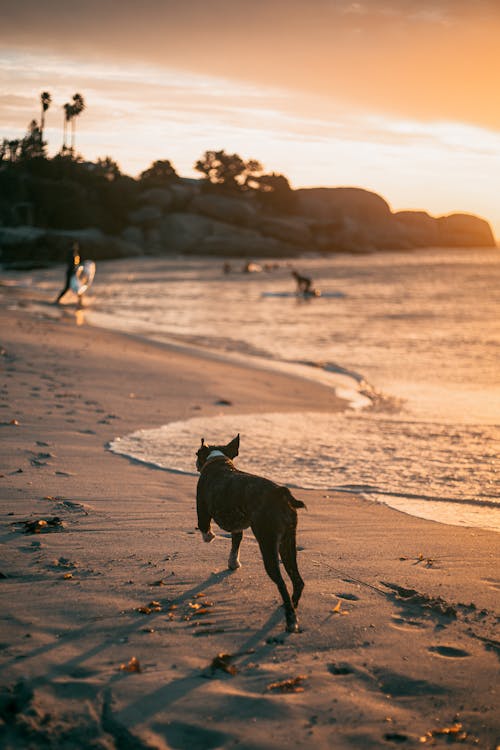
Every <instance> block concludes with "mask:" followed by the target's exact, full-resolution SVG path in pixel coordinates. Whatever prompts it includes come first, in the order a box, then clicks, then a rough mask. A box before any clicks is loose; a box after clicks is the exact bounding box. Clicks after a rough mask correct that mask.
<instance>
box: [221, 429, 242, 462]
mask: <svg viewBox="0 0 500 750" xmlns="http://www.w3.org/2000/svg"><path fill="white" fill-rule="evenodd" d="M239 448H240V434H239V433H238V434H237V435H236V437H235V438H234V439H233V440H231V442H230V443H228V444H227V445H226V447H225V448H224V453H225V454H226V456H227V457H228V458H231V459H232V458H236V456H237V455H238V451H239Z"/></svg>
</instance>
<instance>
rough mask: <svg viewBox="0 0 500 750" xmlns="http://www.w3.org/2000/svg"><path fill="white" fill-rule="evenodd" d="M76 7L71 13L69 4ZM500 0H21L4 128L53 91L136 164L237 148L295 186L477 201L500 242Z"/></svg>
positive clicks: (57, 115) (10, 17)
mask: <svg viewBox="0 0 500 750" xmlns="http://www.w3.org/2000/svg"><path fill="white" fill-rule="evenodd" d="M69 9H70V10H69ZM499 39H500V2H499V1H498V0H475V1H474V0H467V1H465V0H435V1H434V2H430V1H426V0H420V1H419V2H416V1H415V2H413V1H412V0H392V1H391V0H385V1H384V0H371V1H370V0H365V1H364V2H363V1H361V2H348V1H347V0H345V1H344V0H300V1H299V0H251V1H250V0H183V2H182V3H180V2H179V0H175V2H174V1H172V0H143V2H141V3H140V4H139V3H137V2H135V1H134V2H132V0H122V1H121V2H115V1H112V0H99V1H97V0H90V1H87V2H85V1H84V0H82V2H80V3H78V4H71V5H69V4H68V3H67V2H64V3H63V2H60V1H59V0H52V1H50V0H45V1H44V2H43V3H40V2H39V1H38V2H34V0H32V1H30V2H27V1H25V0H18V1H17V2H16V3H15V5H14V4H13V5H12V6H9V7H6V8H3V10H2V26H1V29H0V137H3V136H7V137H13V136H14V135H18V134H20V133H22V132H23V130H24V129H25V127H26V125H27V123H28V121H29V120H30V119H31V118H32V117H33V116H35V117H36V116H38V107H37V100H38V97H39V93H40V92H41V91H42V90H48V91H50V92H51V93H52V95H53V98H54V105H53V107H52V109H51V110H50V111H49V113H48V116H47V136H48V140H49V147H50V150H51V151H52V152H54V151H55V150H56V149H57V148H59V146H60V140H61V132H60V131H61V122H62V110H61V107H62V105H63V104H64V102H66V101H68V100H69V99H70V97H71V96H72V94H73V93H75V91H79V92H80V93H82V94H83V96H84V97H85V99H86V101H87V105H88V109H87V111H86V112H85V113H84V114H83V115H82V116H81V118H80V121H79V122H78V136H77V138H78V140H77V146H78V148H79V150H80V151H81V152H82V153H83V154H84V156H86V157H88V158H95V157H96V156H104V155H106V154H110V155H111V156H113V157H114V158H116V159H117V161H118V162H119V163H120V165H121V166H122V168H123V169H124V170H125V171H127V172H130V173H132V174H136V173H137V172H139V171H140V170H142V169H144V168H145V167H146V166H148V164H149V163H150V162H151V161H152V160H153V159H155V158H170V159H171V160H172V161H173V163H174V164H175V165H176V167H177V169H178V171H179V172H180V173H181V174H184V175H188V174H189V175H190V174H192V169H191V167H192V164H193V162H194V161H195V160H196V159H197V158H199V156H200V155H201V153H202V152H203V151H204V150H206V149H211V148H225V149H226V150H231V151H233V150H234V151H238V152H239V153H240V154H241V155H242V156H243V157H245V158H250V157H254V158H257V159H259V160H260V161H261V162H263V163H264V165H265V167H266V169H268V170H269V171H271V170H274V171H280V172H283V173H285V174H286V175H287V176H288V177H289V178H290V180H291V182H292V184H293V185H294V186H296V187H298V186H305V185H319V184H323V185H339V184H350V185H359V186H362V187H366V188H368V189H372V190H375V191H377V192H379V193H381V194H382V195H384V197H385V198H386V199H387V200H388V201H389V202H390V204H391V206H392V207H393V208H394V209H400V208H425V209H427V210H429V211H430V212H431V213H434V214H437V213H449V212H452V211H456V210H459V211H470V212H473V213H478V214H480V215H482V216H484V217H485V218H487V219H488V220H490V222H491V223H492V225H493V226H494V230H495V233H496V235H497V237H499V236H500V201H499V199H498V197H497V196H498V194H499V188H500V96H499V94H498V88H499V86H498V84H499V81H500V51H499V50H500V44H499V42H498V40H499Z"/></svg>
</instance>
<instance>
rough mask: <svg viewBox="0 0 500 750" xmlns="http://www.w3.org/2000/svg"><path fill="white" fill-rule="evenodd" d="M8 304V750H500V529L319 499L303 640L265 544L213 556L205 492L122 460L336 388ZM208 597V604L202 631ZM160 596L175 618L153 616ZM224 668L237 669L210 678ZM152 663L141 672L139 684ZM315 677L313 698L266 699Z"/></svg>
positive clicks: (314, 504) (305, 560)
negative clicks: (119, 441)
mask: <svg viewBox="0 0 500 750" xmlns="http://www.w3.org/2000/svg"><path fill="white" fill-rule="evenodd" d="M6 297H9V298H10V301H9V299H5V298H2V300H1V301H0V318H1V324H2V332H3V334H2V341H1V342H0V343H1V344H2V346H3V347H4V352H3V354H2V357H1V361H2V366H3V371H4V376H5V377H4V378H3V381H4V386H3V389H2V394H1V400H0V404H1V406H2V408H1V412H0V422H2V425H1V426H0V430H1V431H2V432H1V434H2V437H3V438H4V439H3V441H2V470H1V474H2V477H1V478H0V493H1V498H2V502H1V506H2V520H3V524H2V529H3V531H2V537H1V540H0V543H1V545H2V559H3V560H4V563H3V565H2V569H1V571H0V572H1V573H2V574H3V576H4V577H3V578H2V580H1V581H0V585H1V586H2V587H3V590H4V594H5V597H4V602H5V603H4V607H3V612H2V617H1V633H0V640H1V642H2V651H1V654H2V661H3V669H2V678H1V693H0V708H1V710H0V716H1V718H2V721H3V723H0V738H2V739H3V741H4V746H5V747H6V748H14V747H19V746H26V747H28V748H31V747H33V748H36V747H38V746H42V745H43V743H44V742H47V741H48V740H50V741H51V742H52V746H53V747H56V748H58V747H61V748H62V747H63V746H64V742H66V743H68V742H70V743H71V742H73V746H75V747H79V746H83V745H81V744H79V743H80V742H81V740H80V739H78V738H79V737H80V738H81V737H82V736H87V737H89V738H91V740H90V741H89V744H87V745H86V746H88V747H94V746H95V747H110V748H114V747H116V748H118V747H125V748H128V747H130V748H132V747H139V748H159V749H163V748H165V749H167V748H171V747H176V748H186V750H187V748H188V747H189V748H192V747H214V748H216V747H221V748H232V747H236V746H238V747H240V748H241V747H243V748H248V749H249V750H250V748H252V749H255V750H256V749H257V748H258V749H259V750H264V749H265V748H266V749H267V748H281V747H283V746H284V745H285V744H290V738H293V739H292V744H294V745H295V746H297V747H311V746H315V747H316V746H319V747H322V746H324V747H327V746H330V747H332V746H334V747H339V748H344V747H345V748H352V747H359V748H362V747H379V746H380V747H386V746H387V747H390V746H392V745H393V744H394V743H396V742H397V743H405V744H406V746H408V747H411V746H415V745H417V744H420V743H421V740H420V738H421V737H427V740H426V741H428V742H429V743H430V742H431V740H432V742H433V743H434V744H436V745H437V746H439V745H440V743H442V742H444V741H445V740H446V737H447V736H450V734H448V735H446V734H439V730H440V729H443V728H448V729H450V728H453V727H456V726H457V725H458V724H461V725H462V729H460V730H458V729H457V730H453V731H455V733H456V735H457V736H458V733H459V731H460V732H465V733H466V734H467V738H466V739H465V740H464V741H465V743H466V744H467V743H469V742H473V741H474V738H477V739H478V740H479V744H480V746H481V747H485V748H496V745H497V743H498V737H499V736H500V719H499V717H498V712H497V710H496V706H497V701H498V697H497V696H496V695H495V684H496V677H497V674H498V658H499V654H500V644H499V643H498V641H497V640H495V627H496V626H497V625H498V613H497V612H496V611H495V606H496V602H497V601H498V591H499V590H500V580H499V579H498V577H496V578H495V570H498V561H499V542H498V535H497V534H495V533H494V532H488V531H482V530H479V529H468V528H462V527H448V526H444V525H442V524H438V523H435V522H431V521H424V520H421V519H418V518H415V517H412V516H408V515H406V514H403V513H401V512H398V511H395V510H392V509H390V508H388V507H387V506H385V505H381V504H378V503H375V502H372V501H370V500H367V499H363V498H362V497H360V496H357V495H352V494H349V495H347V496H346V495H345V493H341V492H328V493H325V492H324V491H321V490H301V491H300V492H299V493H298V494H299V495H300V498H301V499H303V500H304V501H305V502H306V504H307V506H308V508H309V510H308V512H307V513H306V512H301V514H300V517H299V531H298V543H299V547H300V552H299V566H300V569H301V572H302V575H303V578H304V580H305V582H306V589H305V592H304V596H303V600H302V601H301V607H300V609H299V619H300V624H301V627H302V628H303V632H302V633H300V634H298V635H287V634H285V633H284V627H283V616H282V613H281V611H280V608H279V607H278V606H277V604H278V601H277V597H276V593H275V590H274V586H273V584H272V583H271V582H270V581H269V580H268V579H267V577H266V575H265V572H264V570H263V566H262V562H261V559H260V555H259V553H258V550H257V547H256V544H255V540H254V539H253V537H252V535H251V534H250V533H248V534H246V536H245V539H244V541H243V545H242V563H243V567H242V568H241V570H239V571H236V572H234V573H228V572H227V571H226V569H225V563H226V558H227V552H228V546H229V543H228V540H227V539H226V538H225V535H224V534H223V533H222V532H220V531H219V530H218V529H217V539H216V540H215V542H214V543H213V544H212V545H203V543H202V542H201V539H200V538H199V535H198V533H197V532H195V526H196V514H195V502H194V498H195V485H196V478H195V477H193V476H187V475H177V474H172V473H170V472H165V471H162V470H159V469H154V468H152V467H150V466H146V465H145V464H138V463H136V462H133V461H130V460H127V459H125V458H122V457H120V456H117V455H115V454H113V453H111V452H110V451H109V450H107V449H106V447H105V446H106V445H107V443H109V441H110V439H112V438H113V437H115V436H116V434H117V433H118V434H129V433H130V432H132V431H133V430H134V429H138V428H148V427H155V426H158V425H159V424H163V423H165V422H166V421H175V420H177V419H179V420H180V419H186V418H187V417H189V416H190V415H191V416H192V415H207V416H210V415H212V414H216V413H218V412H219V411H220V409H221V407H220V405H218V404H217V401H220V400H221V399H226V400H229V401H231V403H232V404H233V406H232V407H230V408H233V409H235V410H236V409H237V410H238V411H241V412H243V413H245V412H246V413H248V412H250V411H252V412H255V411H256V408H255V394H256V393H258V409H259V410H260V411H261V412H265V411H266V410H267V411H270V410H275V411H278V410H280V411H287V410H288V411H294V410H308V411H314V410H315V409H316V410H321V409H330V410H335V409H336V408H339V405H340V402H339V401H338V400H337V399H336V398H335V397H334V395H333V393H332V391H331V390H330V389H327V388H326V387H323V386H321V385H319V384H318V385H314V384H312V383H305V382H304V381H300V380H297V379H295V378H293V377H289V376H286V375H280V374H278V373H270V372H264V371H260V370H252V369H250V368H245V367H243V366H238V365H235V364H229V363H223V362H217V361H214V360H212V359H202V358H200V357H197V356H194V355H192V354H189V355H188V354H187V353H181V352H178V351H173V350H170V349H168V347H158V346H156V345H155V344H154V343H151V342H147V341H144V340H143V341H137V340H134V339H132V338H131V337H129V336H127V335H125V334H119V333H114V332H110V331H105V330H104V329H96V328H89V327H86V326H81V327H77V326H76V325H75V319H74V316H73V317H68V318H65V317H64V316H63V317H62V318H61V319H60V320H56V321H54V320H50V319H49V320H48V319H46V318H36V317H33V316H32V315H31V314H30V313H29V311H28V310H23V308H22V307H21V308H20V309H19V308H18V309H17V310H9V309H7V308H8V307H9V305H10V303H11V302H12V300H13V299H17V300H18V301H19V300H20V301H21V303H22V297H23V295H22V293H19V290H17V291H15V292H13V293H12V294H7V295H6ZM12 420H16V421H17V422H18V424H11V421H12ZM298 440H299V441H300V436H298ZM196 447H197V446H193V460H194V453H195V450H196ZM54 516H58V517H59V518H60V519H61V521H62V527H60V529H57V528H56V529H54V530H51V531H46V532H44V531H42V532H41V533H37V534H29V533H27V534H25V533H23V527H22V525H21V523H22V521H25V520H28V519H29V520H35V519H47V518H53V517H54ZM160 581H161V584H160V583H159V582H160ZM409 592H410V593H409ZM197 594H203V601H205V600H206V601H208V602H210V603H211V605H210V607H207V609H208V612H207V614H206V615H203V616H199V617H197V616H195V615H193V612H195V611H196V610H195V609H194V608H193V607H192V606H190V604H191V605H193V604H195V603H196V601H197ZM205 597H206V599H205ZM151 601H155V602H159V604H158V606H159V607H160V611H151V613H150V614H149V615H148V614H144V613H143V612H140V611H138V610H140V608H141V607H142V608H144V607H146V606H147V605H148V604H149V603H150V602H151ZM344 613H345V616H342V615H343V614H344ZM207 623H210V624H207ZM220 653H225V654H232V655H233V660H232V663H233V664H234V666H235V667H236V668H237V673H236V674H234V675H231V674H229V673H227V672H224V671H220V670H216V671H214V672H212V670H210V668H209V666H210V664H211V662H212V660H213V658H214V657H215V656H216V655H217V654H220ZM133 657H136V659H137V660H138V662H139V665H140V669H141V671H140V672H133V671H132V670H133V666H131V667H130V670H131V671H127V669H121V665H125V667H127V665H130V664H131V660H132V658H133ZM302 675H303V676H305V678H306V679H304V680H303V681H302V685H303V688H304V690H303V692H298V693H294V692H291V693H286V692H284V693H281V692H279V691H278V692H275V691H274V690H270V689H269V685H271V684H272V683H275V682H279V681H282V680H286V679H292V680H293V679H294V678H296V677H298V676H302ZM9 701H10V702H9ZM6 706H8V707H9V706H10V708H6ZM13 707H14V708H13ZM451 736H453V735H451ZM90 742H93V743H94V744H90ZM23 743H24V745H23ZM98 743H101V744H98ZM66 746H67V745H66Z"/></svg>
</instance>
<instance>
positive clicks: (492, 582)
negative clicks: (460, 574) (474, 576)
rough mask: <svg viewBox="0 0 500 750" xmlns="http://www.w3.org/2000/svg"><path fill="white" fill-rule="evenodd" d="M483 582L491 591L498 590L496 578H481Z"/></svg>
mask: <svg viewBox="0 0 500 750" xmlns="http://www.w3.org/2000/svg"><path fill="white" fill-rule="evenodd" d="M483 583H486V584H487V585H488V586H489V587H490V589H493V591H500V581H499V580H498V579H497V578H483Z"/></svg>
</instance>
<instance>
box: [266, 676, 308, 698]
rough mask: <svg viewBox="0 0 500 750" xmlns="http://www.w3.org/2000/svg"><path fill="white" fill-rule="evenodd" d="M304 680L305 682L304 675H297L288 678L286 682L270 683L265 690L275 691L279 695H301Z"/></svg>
mask: <svg viewBox="0 0 500 750" xmlns="http://www.w3.org/2000/svg"><path fill="white" fill-rule="evenodd" d="M304 680H307V677H306V675H304V674H299V675H297V677H289V678H288V680H281V681H280V682H272V683H271V684H270V685H268V686H267V689H268V690H276V691H277V692H280V693H303V692H304V688H303V687H302V682H303V681H304Z"/></svg>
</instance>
